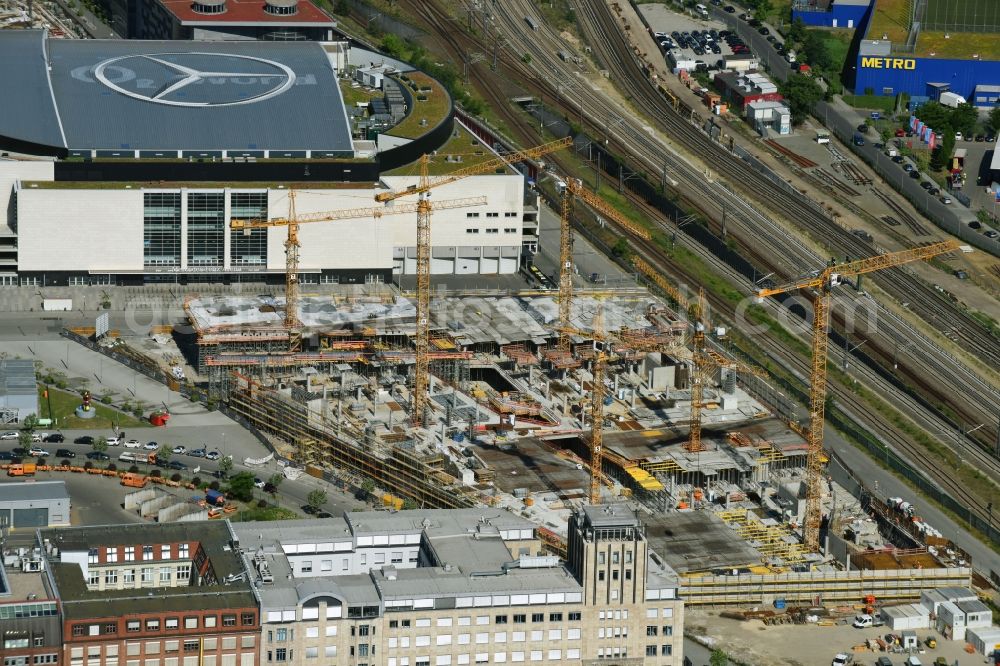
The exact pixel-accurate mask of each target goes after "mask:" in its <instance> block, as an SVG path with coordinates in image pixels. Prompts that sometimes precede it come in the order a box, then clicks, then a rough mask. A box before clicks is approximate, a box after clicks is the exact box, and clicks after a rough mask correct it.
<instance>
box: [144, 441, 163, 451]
mask: <svg viewBox="0 0 1000 666" xmlns="http://www.w3.org/2000/svg"><path fill="white" fill-rule="evenodd" d="M142 448H144V449H146V450H147V451H155V450H156V449H158V448H160V445H159V444H157V443H156V442H146V443H145V444H143V446H142Z"/></svg>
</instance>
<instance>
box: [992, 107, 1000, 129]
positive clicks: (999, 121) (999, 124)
mask: <svg viewBox="0 0 1000 666" xmlns="http://www.w3.org/2000/svg"><path fill="white" fill-rule="evenodd" d="M990 127H991V128H993V131H994V132H1000V106H997V107H994V108H993V110H992V111H990Z"/></svg>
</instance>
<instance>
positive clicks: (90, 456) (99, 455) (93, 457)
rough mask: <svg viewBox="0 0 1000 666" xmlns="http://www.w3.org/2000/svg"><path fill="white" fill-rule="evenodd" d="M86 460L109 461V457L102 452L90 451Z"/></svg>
mask: <svg viewBox="0 0 1000 666" xmlns="http://www.w3.org/2000/svg"><path fill="white" fill-rule="evenodd" d="M87 458H88V459H90V460H111V456H109V455H108V454H107V453H104V452H103V451H91V452H90V453H88V454H87Z"/></svg>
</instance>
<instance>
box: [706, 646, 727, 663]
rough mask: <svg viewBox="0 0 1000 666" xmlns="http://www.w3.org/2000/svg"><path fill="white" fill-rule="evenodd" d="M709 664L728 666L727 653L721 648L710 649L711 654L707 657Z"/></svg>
mask: <svg viewBox="0 0 1000 666" xmlns="http://www.w3.org/2000/svg"><path fill="white" fill-rule="evenodd" d="M708 663H709V664H710V666H729V655H727V654H726V653H725V652H724V651H723V650H720V649H719V648H716V649H714V650H712V655H711V656H710V657H709V658H708Z"/></svg>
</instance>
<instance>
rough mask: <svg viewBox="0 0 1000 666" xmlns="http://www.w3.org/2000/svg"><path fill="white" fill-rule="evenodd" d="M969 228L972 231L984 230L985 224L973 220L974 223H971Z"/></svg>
mask: <svg viewBox="0 0 1000 666" xmlns="http://www.w3.org/2000/svg"><path fill="white" fill-rule="evenodd" d="M969 228H970V229H982V228H983V223H982V222H980V221H979V220H973V221H972V222H969Z"/></svg>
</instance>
